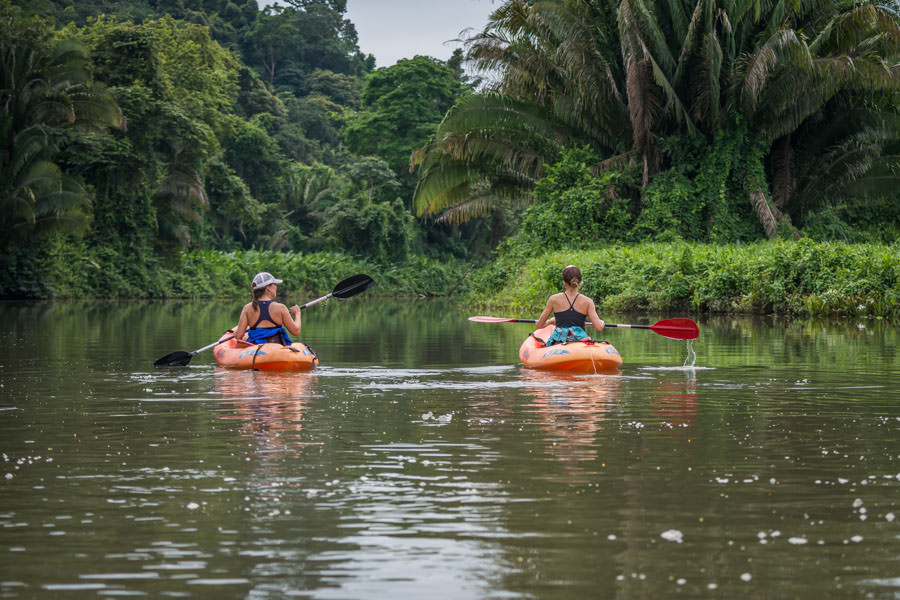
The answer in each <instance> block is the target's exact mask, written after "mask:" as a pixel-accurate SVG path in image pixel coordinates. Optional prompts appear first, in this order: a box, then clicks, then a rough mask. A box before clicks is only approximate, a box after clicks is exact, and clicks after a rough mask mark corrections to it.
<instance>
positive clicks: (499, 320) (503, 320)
mask: <svg viewBox="0 0 900 600" xmlns="http://www.w3.org/2000/svg"><path fill="white" fill-rule="evenodd" d="M469 320H470V321H475V322H476V323H515V322H516V321H517V320H518V319H507V318H504V317H469Z"/></svg>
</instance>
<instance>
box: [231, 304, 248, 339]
mask: <svg viewBox="0 0 900 600" xmlns="http://www.w3.org/2000/svg"><path fill="white" fill-rule="evenodd" d="M247 324H248V321H247V307H246V306H245V307H244V308H242V309H241V318H240V319H238V324H237V327H235V328H234V339H236V340H242V339H244V334H245V333H246V332H247Z"/></svg>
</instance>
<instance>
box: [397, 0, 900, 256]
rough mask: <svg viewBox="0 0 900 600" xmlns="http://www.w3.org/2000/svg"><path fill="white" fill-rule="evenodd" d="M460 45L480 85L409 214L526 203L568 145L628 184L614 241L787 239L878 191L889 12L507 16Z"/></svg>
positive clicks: (886, 139)
mask: <svg viewBox="0 0 900 600" xmlns="http://www.w3.org/2000/svg"><path fill="white" fill-rule="evenodd" d="M470 44H471V45H470V49H469V54H468V56H469V58H470V59H471V60H472V61H473V63H474V65H475V67H477V68H480V69H482V70H483V71H485V72H487V73H493V74H495V76H496V82H495V83H494V84H493V85H492V86H491V87H490V88H488V93H483V94H477V95H471V96H467V97H464V98H462V99H461V100H460V101H459V102H458V103H457V104H456V106H454V108H453V109H452V110H451V111H450V112H449V113H448V115H447V117H446V118H445V119H444V121H443V122H442V123H441V125H440V127H439V129H438V131H437V132H436V134H435V135H434V136H433V137H432V139H431V140H430V141H429V142H428V143H427V144H426V145H425V146H424V148H423V149H422V151H421V153H420V155H419V156H418V159H417V160H418V162H419V163H420V164H421V165H422V174H421V178H420V181H419V185H418V188H417V190H416V196H415V202H416V206H417V208H418V210H419V211H420V213H421V214H432V215H443V217H444V218H445V219H448V220H451V221H458V220H465V219H468V218H471V217H472V216H473V215H477V214H483V213H487V212H490V211H492V210H497V208H498V207H502V206H503V205H504V204H505V203H509V202H510V201H511V200H515V199H517V200H519V201H522V202H531V201H537V202H540V201H541V200H542V199H541V198H540V196H539V195H537V194H535V188H534V186H535V182H538V181H539V180H541V179H542V178H544V177H546V176H547V175H548V170H547V169H548V167H547V166H548V165H553V164H555V163H558V162H560V160H561V159H562V160H565V159H564V158H563V156H564V154H565V153H566V151H567V150H568V149H570V148H572V147H577V146H585V147H587V148H590V149H591V150H592V151H593V152H594V157H593V158H592V160H591V162H590V163H589V166H590V167H591V169H592V171H593V173H594V175H601V174H603V173H610V172H618V173H620V174H621V175H622V177H621V178H620V179H622V180H623V181H625V180H631V181H633V183H632V185H630V186H623V185H622V184H621V182H620V183H619V184H618V185H616V186H615V188H614V189H612V190H610V193H611V194H615V196H616V197H617V201H615V202H610V203H607V204H608V205H609V206H608V210H614V211H615V212H616V215H615V217H614V219H615V220H617V221H618V220H619V219H620V215H619V213H620V212H621V210H622V206H621V205H623V204H627V205H628V207H629V210H630V212H631V217H632V219H631V222H629V223H627V224H626V225H627V226H628V227H629V229H630V231H629V232H628V234H627V237H629V238H635V237H639V238H642V239H671V238H672V237H677V238H682V239H688V240H696V241H714V242H726V243H727V242H732V241H738V240H744V239H752V238H758V237H760V236H763V235H764V236H766V237H769V238H773V237H778V236H781V235H784V234H788V235H799V234H798V232H797V231H796V229H795V228H797V227H801V228H802V227H803V226H804V225H805V220H806V219H807V218H808V217H809V216H810V214H811V213H813V212H815V213H817V214H822V212H823V210H824V209H826V208H827V207H829V206H833V205H835V204H840V203H842V202H845V201H847V200H848V199H849V198H857V199H858V198H861V197H865V198H867V199H868V200H870V201H873V202H875V203H878V202H880V199H881V198H882V197H883V196H884V195H885V194H893V193H894V192H893V191H892V190H891V187H892V186H893V187H896V181H897V167H898V160H900V159H898V153H897V150H898V149H900V128H898V123H900V121H898V108H900V95H898V75H897V72H896V64H897V62H898V59H900V15H898V12H897V7H896V4H882V3H877V2H845V1H843V0H813V1H810V2H804V3H784V2H781V1H779V0H762V1H759V2H752V3H751V2H744V1H742V0H725V1H723V2H712V1H711V0H701V1H700V2H693V1H687V0H619V1H617V2H612V3H611V2H584V1H576V0H557V1H547V2H534V1H531V0H508V1H507V2H504V3H503V4H502V6H500V7H498V9H497V10H496V11H495V12H494V13H493V15H492V16H491V19H490V21H489V23H488V24H487V26H486V27H485V28H484V30H483V31H482V32H481V33H480V34H478V35H476V36H475V37H474V38H473V39H471V40H470ZM635 169H636V170H637V171H638V173H639V177H638V178H637V179H634V177H633V171H634V170H635ZM645 213H647V214H645Z"/></svg>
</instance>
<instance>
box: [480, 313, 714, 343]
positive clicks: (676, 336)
mask: <svg viewBox="0 0 900 600" xmlns="http://www.w3.org/2000/svg"><path fill="white" fill-rule="evenodd" d="M469 320H470V321H474V322H476V323H537V319H507V318H504V317H469ZM586 325H590V323H586ZM604 327H623V328H627V329H649V330H650V331H653V332H655V333H658V334H659V335H661V336H664V337H667V338H672V339H673V340H695V339H697V337H698V336H699V335H700V328H699V327H697V324H696V323H695V322H693V321H692V320H690V319H683V318H678V319H663V320H662V321H659V322H658V323H654V324H653V325H622V324H619V323H604Z"/></svg>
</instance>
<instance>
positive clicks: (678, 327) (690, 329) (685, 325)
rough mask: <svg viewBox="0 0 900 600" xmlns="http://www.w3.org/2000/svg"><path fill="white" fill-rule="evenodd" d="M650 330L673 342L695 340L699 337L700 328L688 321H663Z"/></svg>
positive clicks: (652, 326)
mask: <svg viewBox="0 0 900 600" xmlns="http://www.w3.org/2000/svg"><path fill="white" fill-rule="evenodd" d="M650 329H651V330H652V331H654V332H656V333H658V334H659V335H661V336H664V337H667V338H672V339H673V340H695V339H697V338H698V337H699V336H700V328H699V327H697V324H696V323H694V322H693V321H692V320H690V319H663V320H662V321H660V322H658V323H656V324H655V325H651V326H650Z"/></svg>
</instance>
